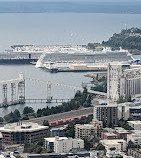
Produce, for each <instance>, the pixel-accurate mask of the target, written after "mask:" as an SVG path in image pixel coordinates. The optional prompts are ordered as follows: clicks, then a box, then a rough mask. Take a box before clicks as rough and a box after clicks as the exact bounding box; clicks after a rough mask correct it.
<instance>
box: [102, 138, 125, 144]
mask: <svg viewBox="0 0 141 158" xmlns="http://www.w3.org/2000/svg"><path fill="white" fill-rule="evenodd" d="M101 142H103V143H104V144H117V143H120V142H126V141H125V140H123V139H115V140H108V139H103V140H101Z"/></svg>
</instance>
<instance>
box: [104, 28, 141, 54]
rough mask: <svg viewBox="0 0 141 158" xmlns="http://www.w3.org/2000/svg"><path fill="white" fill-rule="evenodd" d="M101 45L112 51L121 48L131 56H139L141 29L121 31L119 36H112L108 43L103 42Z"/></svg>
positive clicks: (140, 51)
mask: <svg viewBox="0 0 141 158" xmlns="http://www.w3.org/2000/svg"><path fill="white" fill-rule="evenodd" d="M102 45H103V46H109V47H112V48H113V49H116V48H119V47H122V48H123V49H128V50H129V51H130V52H131V53H133V54H141V29H139V28H131V29H123V30H121V32H120V33H119V34H116V33H115V34H113V36H112V37H110V38H109V40H108V41H103V42H102Z"/></svg>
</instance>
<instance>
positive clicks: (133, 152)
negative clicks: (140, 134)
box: [128, 149, 141, 158]
mask: <svg viewBox="0 0 141 158" xmlns="http://www.w3.org/2000/svg"><path fill="white" fill-rule="evenodd" d="M128 155H130V156H132V157H133V158H141V150H140V149H138V150H137V149H128Z"/></svg>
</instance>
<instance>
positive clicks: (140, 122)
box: [128, 121, 141, 125]
mask: <svg viewBox="0 0 141 158" xmlns="http://www.w3.org/2000/svg"><path fill="white" fill-rule="evenodd" d="M128 123H130V124H134V125H138V124H141V121H128Z"/></svg>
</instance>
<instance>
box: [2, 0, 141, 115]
mask: <svg viewBox="0 0 141 158" xmlns="http://www.w3.org/2000/svg"><path fill="white" fill-rule="evenodd" d="M133 2H134V1H130V3H127V2H122V1H120V2H114V3H113V2H109V3H102V2H97V3H96V2H93V0H88V1H85V0H83V1H80V0H79V1H78V0H77V1H71V0H68V1H65V2H56V1H53V2H52V1H51V2H49V1H48V2H42V3H41V2H40V3H39V2H36V3H33V2H28V3H26V2H13V3H12V2H0V52H2V51H3V50H5V49H10V46H11V45H15V44H35V45H36V44H42V45H44V44H49V45H51V44H54V45H55V44H56V45H58V44H61V45H63V44H73V45H77V44H87V43H89V42H102V41H103V40H108V38H109V37H111V36H112V34H114V33H115V32H116V33H118V32H120V31H121V29H124V28H125V24H127V27H128V28H131V27H141V14H140V13H141V10H140V8H141V2H140V1H139V2H135V3H133ZM25 13H26V14H25ZM20 72H24V73H25V75H26V76H27V77H29V76H30V77H32V78H37V79H41V80H52V81H53V82H57V83H58V82H59V83H65V84H67V85H72V86H81V82H83V81H86V82H87V81H89V80H90V79H88V78H85V77H84V75H85V73H65V74H64V73H59V74H49V73H47V72H44V71H42V70H40V69H37V68H34V67H33V66H32V65H30V66H28V65H23V66H17V65H13V66H10V65H5V66H4V65H3V66H2V65H0V80H5V79H12V78H17V76H18V73H20ZM28 85H29V86H28ZM38 86H39V85H36V83H32V84H30V83H29V82H28V83H27V89H28V92H30V93H27V95H28V97H30V98H34V97H38V98H40V97H45V96H46V88H44V87H45V86H44V85H41V86H40V87H41V88H39V87H38ZM35 87H37V88H36V90H35ZM53 94H54V95H55V97H64V98H72V97H73V96H74V90H72V89H69V88H65V87H64V88H59V87H53ZM1 96H2V93H0V98H1ZM24 106H26V105H17V106H13V107H8V108H6V109H0V115H1V116H3V115H5V114H7V113H9V112H10V111H13V110H14V109H15V108H18V109H19V110H20V111H22V110H23V108H24ZM30 106H32V107H33V108H34V109H35V110H37V109H38V108H39V107H40V108H43V107H45V106H46V104H41V105H38V104H33V105H31V104H30ZM50 106H52V105H50Z"/></svg>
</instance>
